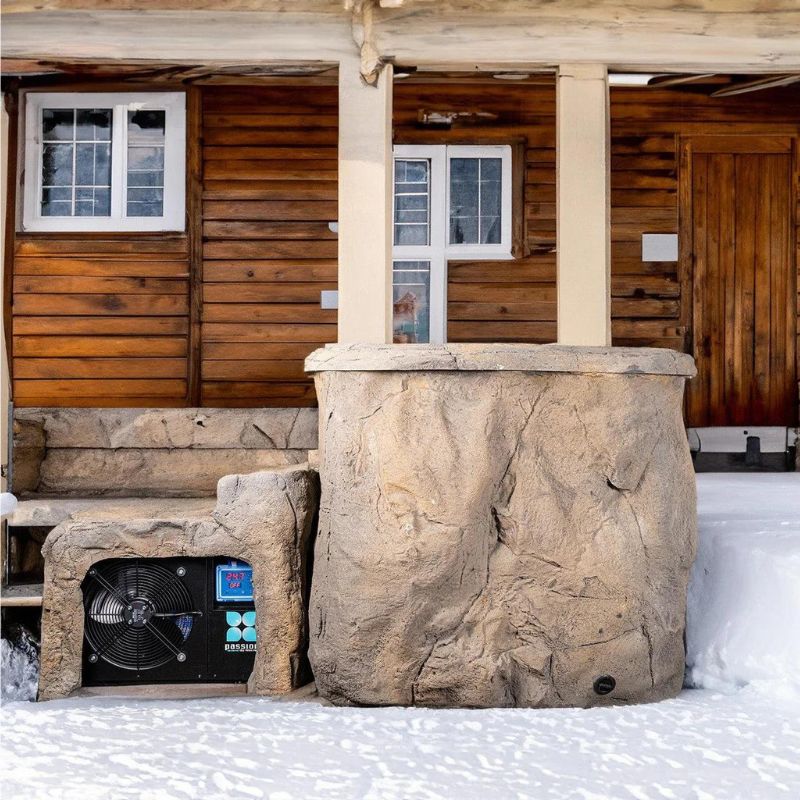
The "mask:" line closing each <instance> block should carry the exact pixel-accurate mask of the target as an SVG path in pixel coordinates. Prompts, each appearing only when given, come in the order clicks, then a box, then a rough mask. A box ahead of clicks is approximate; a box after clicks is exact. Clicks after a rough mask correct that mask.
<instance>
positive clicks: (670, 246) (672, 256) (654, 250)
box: [642, 233, 678, 261]
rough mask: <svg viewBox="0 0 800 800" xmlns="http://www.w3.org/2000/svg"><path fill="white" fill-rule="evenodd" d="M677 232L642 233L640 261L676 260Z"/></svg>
mask: <svg viewBox="0 0 800 800" xmlns="http://www.w3.org/2000/svg"><path fill="white" fill-rule="evenodd" d="M677 260H678V234H677V233H643V234H642V261H677Z"/></svg>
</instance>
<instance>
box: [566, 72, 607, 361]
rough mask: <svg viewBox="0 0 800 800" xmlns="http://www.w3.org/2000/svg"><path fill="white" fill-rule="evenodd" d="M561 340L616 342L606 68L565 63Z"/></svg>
mask: <svg viewBox="0 0 800 800" xmlns="http://www.w3.org/2000/svg"><path fill="white" fill-rule="evenodd" d="M556 136H557V146H556V223H557V242H558V249H557V256H556V264H557V278H556V282H557V295H558V341H559V343H560V344H570V345H599V346H606V345H610V344H611V212H610V190H609V185H610V160H611V159H610V133H609V100H608V72H607V70H606V67H605V66H603V65H600V64H594V65H579V64H562V65H561V66H560V67H559V70H558V78H557V92H556Z"/></svg>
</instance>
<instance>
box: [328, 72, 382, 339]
mask: <svg viewBox="0 0 800 800" xmlns="http://www.w3.org/2000/svg"><path fill="white" fill-rule="evenodd" d="M391 234H392V67H391V65H387V66H386V67H384V68H383V70H381V72H380V75H379V76H378V78H377V81H376V83H375V84H374V85H369V84H367V83H366V82H365V81H364V79H363V77H362V75H361V61H360V59H359V58H352V57H351V58H350V59H347V60H344V61H342V62H341V63H340V65H339V341H340V342H373V343H385V342H391V341H392V338H391V337H392V265H391V252H392V237H391Z"/></svg>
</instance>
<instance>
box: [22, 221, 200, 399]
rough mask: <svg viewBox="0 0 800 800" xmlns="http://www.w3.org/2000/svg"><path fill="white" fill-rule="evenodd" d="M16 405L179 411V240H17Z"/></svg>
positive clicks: (184, 294) (183, 388) (184, 290)
mask: <svg viewBox="0 0 800 800" xmlns="http://www.w3.org/2000/svg"><path fill="white" fill-rule="evenodd" d="M13 249H14V283H13V289H14V292H13V315H12V334H13V336H12V340H11V341H12V353H13V361H12V366H13V375H14V400H15V402H16V403H17V404H18V405H20V406H26V405H27V406H30V405H51V406H70V405H90V406H126V405H149V404H152V405H171V406H180V405H186V404H187V402H188V397H187V377H188V364H189V358H188V355H189V353H188V332H189V286H190V281H189V263H188V248H187V241H186V237H184V236H175V235H168V236H153V235H149V234H148V235H131V234H103V235H98V234H82V235H66V234H65V235H63V236H62V235H59V234H40V235H32V234H26V235H18V236H17V239H16V242H15V244H14V248H13Z"/></svg>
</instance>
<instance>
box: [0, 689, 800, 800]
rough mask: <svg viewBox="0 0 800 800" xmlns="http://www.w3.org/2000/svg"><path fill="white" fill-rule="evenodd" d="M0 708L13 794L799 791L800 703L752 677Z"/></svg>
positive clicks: (81, 797) (371, 796)
mask: <svg viewBox="0 0 800 800" xmlns="http://www.w3.org/2000/svg"><path fill="white" fill-rule="evenodd" d="M2 713H3V731H4V732H3V737H2V753H0V757H2V762H3V774H2V786H3V789H4V794H3V796H4V797H8V798H11V797H24V798H26V799H27V798H37V799H38V798H48V799H49V798H58V800H73V798H74V799H75V800H107V799H108V798H111V800H120V799H121V798H125V799H126V800H127V799H128V798H136V799H137V800H162V798H184V799H185V798H234V797H236V798H267V799H268V800H295V798H296V799H297V800H301V798H302V799H303V800H316V799H317V798H319V799H320V800H338V799H339V798H341V799H342V800H345V799H346V800H352V798H365V800H434V799H435V800H455V799H456V798H457V800H473V799H474V800H487V799H488V800H511V798H531V799H533V798H535V800H568V799H569V798H579V799H580V800H627V799H628V798H630V800H643V799H644V798H647V799H648V800H649V799H650V798H653V799H654V800H659V799H660V798H678V799H679V800H684V798H696V799H697V800H712V798H713V799H714V800H736V799H737V798H747V800H762V799H763V800H766V799H767V798H782V797H785V798H791V800H796V798H798V797H800V722H798V714H800V708H797V707H796V708H795V709H794V713H792V711H790V710H789V709H786V708H780V707H770V706H769V705H768V704H766V703H765V702H764V700H763V698H760V697H752V696H749V695H748V694H747V690H743V692H742V693H740V694H737V695H720V694H713V693H711V692H707V691H700V690H692V691H686V692H684V693H683V694H682V695H681V697H679V698H678V699H676V700H670V701H666V702H662V703H658V704H654V705H649V706H631V707H627V708H606V709H594V710H589V711H583V710H575V709H569V710H558V711H555V710H541V711H534V710H530V709H526V710H521V709H516V710H515V709H494V710H489V711H466V710H454V711H449V710H448V711H431V710H426V709H404V708H385V709H372V708H359V709H356V708H329V707H323V706H320V705H316V704H314V703H311V702H293V703H290V702H280V701H274V700H268V699H266V698H228V699H218V700H192V701H173V702H164V701H136V702H135V701H121V700H111V699H107V698H106V699H103V700H98V699H94V700H91V701H90V700H63V701H57V702H50V703H44V704H41V705H38V706H32V705H31V704H21V703H13V704H11V705H9V706H4V707H3V712H2Z"/></svg>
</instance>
